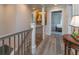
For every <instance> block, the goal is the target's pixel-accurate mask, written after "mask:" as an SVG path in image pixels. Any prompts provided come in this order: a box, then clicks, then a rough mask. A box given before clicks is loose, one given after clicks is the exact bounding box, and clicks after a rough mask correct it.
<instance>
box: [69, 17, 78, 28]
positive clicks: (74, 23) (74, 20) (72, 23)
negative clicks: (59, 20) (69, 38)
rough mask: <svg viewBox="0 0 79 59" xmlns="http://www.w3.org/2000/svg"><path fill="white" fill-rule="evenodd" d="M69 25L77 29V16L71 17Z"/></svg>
mask: <svg viewBox="0 0 79 59" xmlns="http://www.w3.org/2000/svg"><path fill="white" fill-rule="evenodd" d="M70 25H71V26H74V27H79V16H73V17H72V21H71V24H70Z"/></svg>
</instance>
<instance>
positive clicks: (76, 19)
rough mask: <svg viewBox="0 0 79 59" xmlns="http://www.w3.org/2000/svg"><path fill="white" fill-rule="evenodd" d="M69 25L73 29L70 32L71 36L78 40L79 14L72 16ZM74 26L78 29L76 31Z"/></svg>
mask: <svg viewBox="0 0 79 59" xmlns="http://www.w3.org/2000/svg"><path fill="white" fill-rule="evenodd" d="M70 25H71V26H72V27H73V30H74V31H73V33H72V36H73V37H74V38H76V40H79V29H78V28H79V16H73V17H72V20H71V24H70ZM75 28H77V29H78V31H76V30H75Z"/></svg>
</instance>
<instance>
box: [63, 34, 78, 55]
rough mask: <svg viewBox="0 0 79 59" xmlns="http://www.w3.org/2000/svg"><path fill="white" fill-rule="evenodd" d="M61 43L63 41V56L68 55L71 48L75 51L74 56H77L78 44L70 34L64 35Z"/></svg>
mask: <svg viewBox="0 0 79 59" xmlns="http://www.w3.org/2000/svg"><path fill="white" fill-rule="evenodd" d="M63 41H64V46H65V47H64V48H65V50H64V53H65V55H66V54H67V53H68V55H70V51H71V48H73V49H74V50H75V55H77V52H78V50H79V42H78V41H76V40H75V39H73V38H72V37H71V34H65V35H63Z"/></svg>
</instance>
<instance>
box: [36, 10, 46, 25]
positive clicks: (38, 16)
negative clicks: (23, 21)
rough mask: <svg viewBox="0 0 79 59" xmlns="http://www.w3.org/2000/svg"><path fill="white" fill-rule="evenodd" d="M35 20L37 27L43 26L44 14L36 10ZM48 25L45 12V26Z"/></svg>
mask: <svg viewBox="0 0 79 59" xmlns="http://www.w3.org/2000/svg"><path fill="white" fill-rule="evenodd" d="M35 20H36V24H37V25H41V24H42V12H41V11H40V10H38V9H36V10H35ZM46 24H47V12H45V25H46Z"/></svg>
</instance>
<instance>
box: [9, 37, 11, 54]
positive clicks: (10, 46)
mask: <svg viewBox="0 0 79 59" xmlns="http://www.w3.org/2000/svg"><path fill="white" fill-rule="evenodd" d="M10 41H11V38H10V37H9V47H10V48H11V42H10ZM10 48H9V54H10V51H11V50H10Z"/></svg>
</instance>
